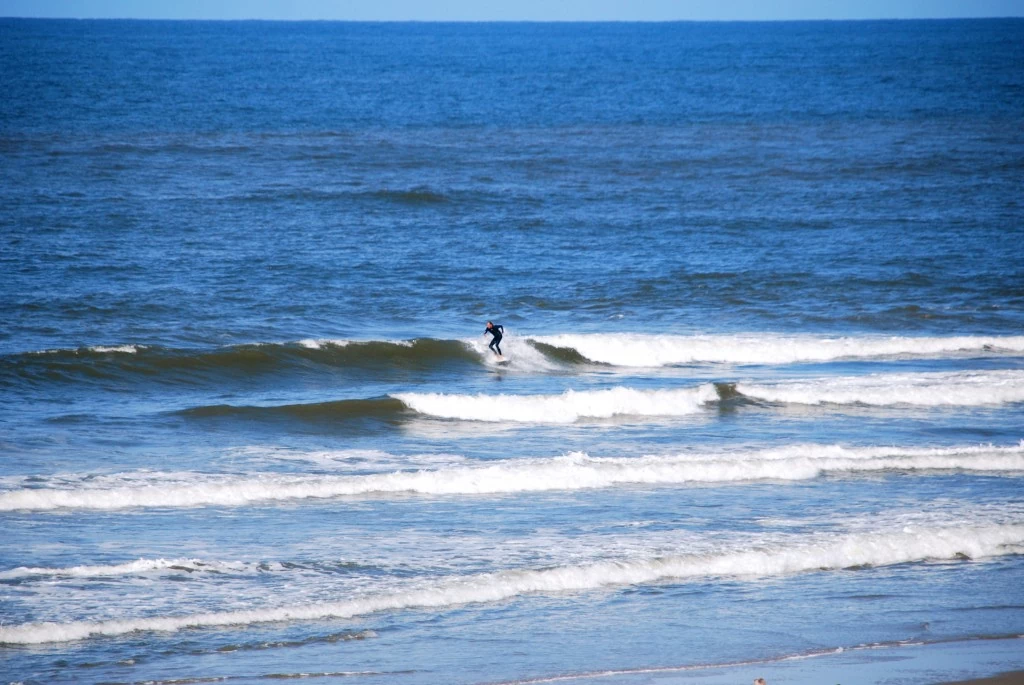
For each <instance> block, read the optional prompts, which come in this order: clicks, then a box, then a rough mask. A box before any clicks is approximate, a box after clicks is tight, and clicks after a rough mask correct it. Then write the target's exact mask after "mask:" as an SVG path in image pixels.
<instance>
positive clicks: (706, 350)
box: [530, 333, 1024, 367]
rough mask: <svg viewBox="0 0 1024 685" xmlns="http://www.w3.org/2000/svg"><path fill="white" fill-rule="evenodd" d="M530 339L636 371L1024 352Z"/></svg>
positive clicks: (854, 340)
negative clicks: (675, 366)
mask: <svg viewBox="0 0 1024 685" xmlns="http://www.w3.org/2000/svg"><path fill="white" fill-rule="evenodd" d="M530 340H531V341H533V342H535V343H539V344H540V345H542V346H547V347H550V348H555V349H558V350H563V351H566V352H568V353H569V354H570V358H571V355H572V353H575V354H576V355H579V356H580V357H582V358H583V359H584V360H590V361H592V362H598V363H601V364H611V365H613V366H633V367H652V366H669V365H673V364H695V363H724V364H792V363H796V362H826V361H832V360H837V359H874V358H885V357H903V356H919V357H942V356H949V355H963V354H978V353H983V352H989V353H991V352H1000V353H1004V354H1005V353H1022V352H1024V336H1019V335H1018V336H956V337H899V336H897V337H886V338H882V337H839V338H836V337H824V336H813V335H793V336H784V335H773V334H750V335H695V336H683V335H644V334H629V333H595V334H567V335H554V336H531V337H530ZM542 349H543V348H542ZM564 354H565V352H563V355H564Z"/></svg>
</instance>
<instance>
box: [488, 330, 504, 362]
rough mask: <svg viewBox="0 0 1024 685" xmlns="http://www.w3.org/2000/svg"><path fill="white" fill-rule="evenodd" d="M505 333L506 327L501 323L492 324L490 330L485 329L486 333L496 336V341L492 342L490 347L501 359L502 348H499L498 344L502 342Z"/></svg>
mask: <svg viewBox="0 0 1024 685" xmlns="http://www.w3.org/2000/svg"><path fill="white" fill-rule="evenodd" d="M504 332H505V327H504V326H502V325H501V324H500V323H496V324H491V327H490V328H485V329H484V333H490V334H491V335H493V336H494V339H493V340H491V344H490V345H488V347H489V348H491V349H492V350H494V351H495V352H497V354H498V356H499V357H500V356H501V348H500V347H498V343H500V342H501V335H502V333H504Z"/></svg>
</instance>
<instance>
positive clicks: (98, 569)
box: [0, 558, 246, 580]
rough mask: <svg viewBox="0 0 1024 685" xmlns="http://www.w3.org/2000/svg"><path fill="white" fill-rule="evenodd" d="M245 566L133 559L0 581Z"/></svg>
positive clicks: (40, 570)
mask: <svg viewBox="0 0 1024 685" xmlns="http://www.w3.org/2000/svg"><path fill="white" fill-rule="evenodd" d="M245 568H246V566H245V564H238V563H235V564H232V563H229V562H213V563H209V562H203V561H201V560H199V559H145V558H141V559H136V560H135V561H129V562H126V563H123V564H111V565H93V566H69V567H65V568H47V567H30V566H19V567H18V568H13V569H10V570H9V571H2V572H0V579H3V580H11V579H15V578H30V577H33V576H70V577H76V578H98V577H103V576H126V575H136V574H140V573H148V572H151V571H163V570H166V569H182V570H188V571H211V570H212V571H240V570H244V569H245Z"/></svg>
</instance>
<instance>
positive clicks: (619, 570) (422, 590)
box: [0, 523, 1024, 645]
mask: <svg viewBox="0 0 1024 685" xmlns="http://www.w3.org/2000/svg"><path fill="white" fill-rule="evenodd" d="M1021 545H1024V525H1022V524H1017V523H1012V524H1000V525H976V526H966V525H962V526H933V527H920V528H917V529H904V530H902V531H899V532H872V533H852V534H845V535H841V536H835V535H828V536H820V537H815V538H812V539H810V540H808V539H807V538H798V537H794V538H792V539H790V540H783V541H780V542H776V543H775V544H774V545H773V546H771V547H767V548H757V549H749V548H726V549H722V550H718V551H716V552H711V553H704V554H675V555H663V556H658V557H643V558H637V559H627V560H615V561H601V562H595V563H590V564H583V565H566V566H559V567H555V568H547V569H520V570H504V571H499V572H494V573H485V574H476V575H470V576H463V577H459V578H454V579H447V580H437V581H434V582H433V583H432V584H428V585H426V586H422V585H418V586H416V587H411V588H409V589H407V590H401V589H399V590H398V591H386V592H380V593H372V592H371V593H368V594H366V595H363V596H358V597H352V598H345V599H340V600H338V601H333V602H330V601H327V602H319V603H316V604H296V605H289V606H278V607H267V608H261V609H250V610H243V611H225V612H207V613H197V614H186V615H171V616H154V617H146V618H136V617H133V618H124V619H116V620H105V621H87V620H82V621H72V622H67V623H57V622H40V623H25V624H20V625H5V626H2V627H0V644H8V645H10V644H38V643H46V642H66V641H71V640H81V639H84V638H88V637H96V636H116V635H124V634H127V633H132V632H137V631H161V632H173V631H178V630H182V629H187V628H204V627H221V626H244V625H252V624H259V623H268V622H279V621H308V620H321V619H327V618H333V619H347V618H352V617H356V616H365V615H369V614H373V613H376V612H380V611H397V610H430V609H445V608H449V607H454V606H460V605H465V604H478V603H491V602H500V601H504V600H508V599H511V598H514V597H517V596H521V595H529V594H547V593H562V592H579V591H587V590H593V589H598V588H604V587H616V586H626V585H643V584H650V583H658V582H687V581H689V580H693V579H705V578H718V577H724V578H738V579H744V580H753V579H756V578H763V577H778V576H788V575H793V574H799V573H807V572H823V571H828V570H835V569H846V568H865V567H872V566H886V565H891V564H904V563H914V562H925V561H949V560H963V559H964V558H965V557H966V558H969V559H985V558H990V557H996V556H1000V555H1004V554H1014V553H1019V552H1020V550H1021Z"/></svg>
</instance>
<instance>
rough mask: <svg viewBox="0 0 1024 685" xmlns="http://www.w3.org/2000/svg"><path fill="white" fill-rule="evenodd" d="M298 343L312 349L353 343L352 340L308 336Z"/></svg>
mask: <svg viewBox="0 0 1024 685" xmlns="http://www.w3.org/2000/svg"><path fill="white" fill-rule="evenodd" d="M297 344H298V345H301V346H302V347H305V348H307V349H310V350H322V349H324V348H325V347H347V346H348V345H350V344H352V341H351V340H334V339H331V338H306V339H304V340H299V341H298V342H297Z"/></svg>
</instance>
